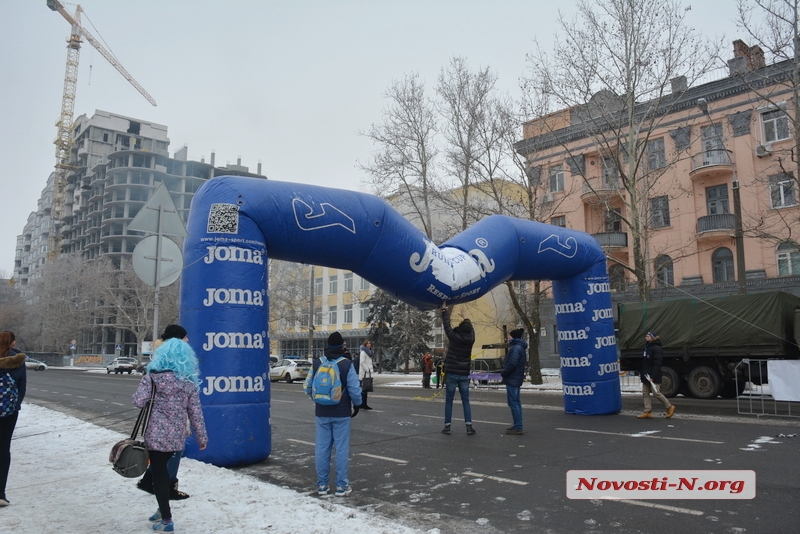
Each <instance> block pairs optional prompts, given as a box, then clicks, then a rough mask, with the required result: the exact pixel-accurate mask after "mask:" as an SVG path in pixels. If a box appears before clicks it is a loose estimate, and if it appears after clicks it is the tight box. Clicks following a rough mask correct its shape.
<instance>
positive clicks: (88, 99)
mask: <svg viewBox="0 0 800 534" xmlns="http://www.w3.org/2000/svg"><path fill="white" fill-rule="evenodd" d="M574 4H575V3H574V1H572V0H559V1H557V2H556V1H553V0H482V1H478V0H313V1H312V0H291V1H289V0H284V1H273V0H225V1H222V0H215V1H205V0H136V1H130V0H126V1H122V0H84V1H82V2H81V7H82V8H83V10H84V11H85V15H84V16H83V25H84V26H85V27H86V28H87V29H89V30H90V31H91V32H92V33H93V34H94V36H95V37H96V38H98V39H102V40H104V41H105V43H106V44H107V46H108V48H110V50H111V51H112V52H113V53H114V54H115V55H116V57H117V58H118V60H119V61H120V63H121V64H122V65H123V66H124V67H125V68H126V69H127V70H128V72H130V73H131V75H132V76H133V77H134V78H135V79H136V80H137V81H138V82H139V83H140V84H141V85H142V86H143V87H144V88H145V89H146V90H147V91H148V92H149V93H150V94H151V95H152V96H153V97H154V98H155V100H156V101H157V102H158V106H157V107H153V106H151V105H150V104H149V103H148V102H147V101H146V100H145V99H144V98H143V97H142V96H141V95H139V93H138V92H137V91H136V90H135V89H134V88H133V87H132V86H131V85H130V84H129V83H128V82H127V81H126V80H125V79H124V78H122V76H121V75H120V74H119V73H118V72H117V71H116V70H115V69H114V68H113V67H112V66H111V65H110V64H109V63H108V62H107V61H106V60H105V59H104V58H103V57H102V56H101V55H100V54H99V53H98V52H97V51H96V50H94V48H93V47H92V46H91V45H90V44H89V43H88V42H87V43H84V45H83V47H82V49H81V55H80V72H79V75H78V85H77V99H76V102H75V116H76V117H77V116H79V115H81V114H86V115H87V116H91V115H92V114H93V113H94V112H95V110H98V109H99V110H104V111H109V112H113V113H118V114H121V115H125V116H128V117H133V118H138V119H141V120H144V121H150V122H155V123H159V124H164V125H166V126H167V127H168V128H169V130H168V134H169V138H170V141H171V143H170V156H172V155H173V154H174V152H175V151H177V150H179V149H180V148H181V147H182V146H183V145H188V147H189V159H193V160H200V159H201V158H202V157H205V159H206V161H208V160H209V158H210V155H211V152H212V151H215V152H216V164H217V165H218V166H224V165H225V164H227V163H236V160H237V158H238V157H241V158H242V165H245V166H247V167H250V169H251V171H253V172H255V170H256V167H257V165H258V162H259V160H260V161H261V162H262V172H263V173H264V174H266V175H267V176H268V177H269V178H270V179H276V180H284V181H297V182H302V183H309V184H317V185H326V186H332V187H342V188H347V189H353V190H362V191H368V189H366V188H365V187H363V186H362V185H361V183H362V179H363V177H364V176H363V173H362V171H360V170H359V169H357V168H356V162H357V161H359V160H360V161H367V160H368V159H369V155H370V152H371V150H372V149H373V147H372V145H371V143H370V142H369V141H368V140H367V139H366V138H365V137H362V136H359V135H358V132H359V131H366V130H368V129H369V127H370V125H371V124H372V123H375V122H379V121H380V120H381V111H382V109H383V108H384V107H385V105H386V101H385V100H384V99H383V94H384V91H385V90H386V88H387V87H389V86H390V85H391V83H392V81H393V80H399V79H402V78H403V76H404V75H406V74H409V73H414V72H416V73H419V75H420V77H421V78H422V79H423V80H424V81H425V82H426V83H427V86H428V87H429V88H430V90H432V89H433V87H434V86H435V84H436V77H437V75H438V74H439V72H440V71H441V69H442V67H444V66H446V65H447V64H448V62H449V61H450V59H451V58H452V57H454V56H461V57H465V58H467V60H468V62H469V65H470V67H471V68H472V69H473V70H475V69H478V68H481V67H484V66H487V65H488V66H489V67H491V69H492V70H493V71H494V72H495V73H496V74H497V75H498V76H499V85H500V87H501V88H502V89H503V90H505V91H507V92H509V93H511V94H513V95H516V94H517V92H518V91H517V86H518V79H519V78H520V76H522V75H524V74H525V72H526V63H525V54H526V53H527V52H530V51H532V50H533V38H534V37H537V38H538V39H539V41H540V42H541V43H543V44H545V45H547V44H548V43H550V42H552V35H553V33H554V31H555V28H556V17H557V10H558V9H559V8H560V9H561V10H562V11H564V12H565V13H572V12H573V11H574V8H573V6H574ZM689 4H690V2H686V5H689ZM691 5H692V9H691V12H690V13H689V22H690V24H692V25H693V26H694V27H695V28H697V29H698V30H700V31H701V32H703V33H704V34H706V35H708V36H709V37H714V36H716V37H723V36H724V37H725V40H726V43H730V42H731V41H733V40H734V39H735V38H737V37H738V35H737V32H736V27H735V24H734V22H733V19H734V18H735V16H736V1H735V0H698V1H695V2H691ZM66 7H67V10H68V11H69V12H70V13H72V12H74V10H75V5H74V4H66ZM69 32H70V27H69V24H68V23H67V22H66V20H64V19H63V18H62V17H61V15H59V14H58V13H56V12H54V11H50V10H49V9H48V8H47V6H46V1H45V0H2V1H0V49H2V50H3V53H2V54H1V55H0V72H2V75H3V81H2V87H3V89H2V93H0V94H2V101H0V121H1V122H0V156H2V161H3V164H4V165H3V172H2V174H0V184H2V191H3V197H4V201H5V205H6V210H4V217H3V222H2V226H0V228H2V232H0V274H5V275H6V276H11V275H12V274H13V262H14V251H15V245H16V237H17V235H19V234H20V233H22V230H23V227H24V225H25V222H26V220H27V217H28V215H29V214H30V212H31V211H34V210H35V209H36V205H37V200H38V199H39V197H40V195H41V191H42V189H43V188H44V186H45V184H46V181H47V178H48V176H49V174H50V172H52V170H53V166H54V164H55V147H54V145H53V140H54V139H55V136H56V128H55V122H56V120H57V119H58V117H59V114H60V110H61V95H62V92H63V85H64V70H65V64H66V39H67V37H68V36H69ZM728 49H729V50H732V47H731V46H729V47H728Z"/></svg>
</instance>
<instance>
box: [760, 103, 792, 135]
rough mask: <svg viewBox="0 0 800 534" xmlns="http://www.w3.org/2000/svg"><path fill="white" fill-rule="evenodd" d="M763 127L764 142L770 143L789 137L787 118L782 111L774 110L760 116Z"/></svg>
mask: <svg viewBox="0 0 800 534" xmlns="http://www.w3.org/2000/svg"><path fill="white" fill-rule="evenodd" d="M761 122H762V124H763V125H764V142H765V143H772V142H774V141H782V140H783V139H789V138H790V137H791V135H790V133H789V117H788V116H787V115H786V112H785V111H783V110H782V109H775V110H772V111H767V112H766V113H762V114H761Z"/></svg>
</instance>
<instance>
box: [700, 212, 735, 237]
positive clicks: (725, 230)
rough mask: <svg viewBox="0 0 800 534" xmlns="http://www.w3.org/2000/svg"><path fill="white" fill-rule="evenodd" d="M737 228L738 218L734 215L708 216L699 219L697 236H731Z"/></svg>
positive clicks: (719, 214) (718, 214)
mask: <svg viewBox="0 0 800 534" xmlns="http://www.w3.org/2000/svg"><path fill="white" fill-rule="evenodd" d="M735 227H736V217H735V216H734V215H733V213H717V214H715V215H706V216H704V217H699V218H698V219H697V235H698V237H699V236H709V237H710V236H718V235H729V234H730V233H731V232H733V230H734V228H735Z"/></svg>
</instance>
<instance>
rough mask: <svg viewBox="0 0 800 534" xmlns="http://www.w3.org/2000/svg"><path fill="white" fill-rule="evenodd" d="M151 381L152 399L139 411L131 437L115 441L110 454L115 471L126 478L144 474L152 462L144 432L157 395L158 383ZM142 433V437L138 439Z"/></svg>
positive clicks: (109, 459)
mask: <svg viewBox="0 0 800 534" xmlns="http://www.w3.org/2000/svg"><path fill="white" fill-rule="evenodd" d="M150 382H151V383H152V390H151V391H150V400H148V401H147V405H145V407H144V408H142V409H141V410H140V411H139V417H137V418H136V424H135V425H133V432H131V437H129V438H127V439H123V440H122V441H119V442H117V443H115V444H114V446H113V447H112V448H111V454H109V455H108V461H109V462H111V464H112V466H113V469H114V471H116V472H117V473H119V474H120V475H122V476H124V477H125V478H137V477H140V476H142V475H143V474H144V472H145V471H147V466H148V464H149V463H150V453H149V452H148V450H147V445H145V443H144V433H145V431H146V430H147V423H149V422H150V414H151V413H152V412H153V402H154V399H155V396H156V384H155V382H153V381H152V379H151V380H150ZM140 434H141V436H142V439H141V440H138V439H136V438H137V436H139V435H140Z"/></svg>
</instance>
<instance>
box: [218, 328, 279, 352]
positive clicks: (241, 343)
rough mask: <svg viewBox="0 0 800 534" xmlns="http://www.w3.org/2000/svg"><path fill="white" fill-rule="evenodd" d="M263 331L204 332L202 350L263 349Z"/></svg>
mask: <svg viewBox="0 0 800 534" xmlns="http://www.w3.org/2000/svg"><path fill="white" fill-rule="evenodd" d="M265 337H267V334H266V333H265V332H262V333H260V334H251V333H250V332H206V342H205V343H203V350H211V349H263V348H264V338H265Z"/></svg>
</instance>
